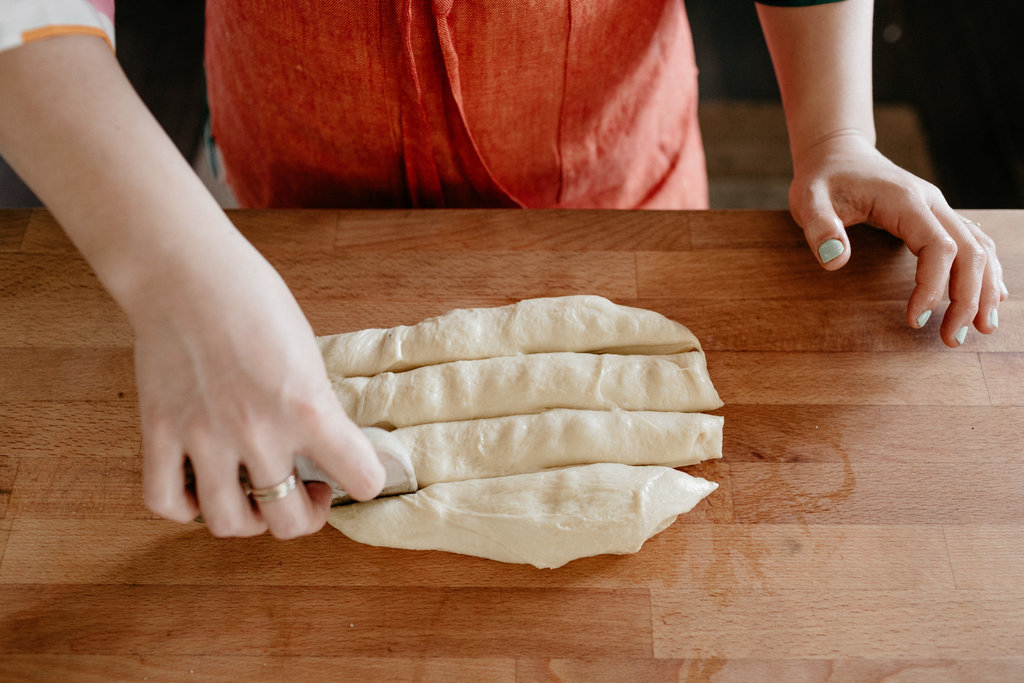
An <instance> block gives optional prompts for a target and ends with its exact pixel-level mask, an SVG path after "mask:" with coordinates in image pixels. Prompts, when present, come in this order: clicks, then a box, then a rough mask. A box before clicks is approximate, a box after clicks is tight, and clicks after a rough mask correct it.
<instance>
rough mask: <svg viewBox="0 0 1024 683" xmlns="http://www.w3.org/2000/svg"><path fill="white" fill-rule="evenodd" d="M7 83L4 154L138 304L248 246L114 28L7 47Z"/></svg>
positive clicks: (114, 285)
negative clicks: (112, 39) (151, 97)
mask: <svg viewBox="0 0 1024 683" xmlns="http://www.w3.org/2000/svg"><path fill="white" fill-rule="evenodd" d="M0 84H3V85H2V93H0V95H2V96H0V154H3V156H4V157H5V158H7V160H8V161H9V162H10V163H11V165H12V166H13V167H14V168H15V170H17V171H18V173H19V174H20V175H21V176H22V177H23V178H24V179H25V181H26V182H27V183H28V185H29V186H30V187H32V189H33V190H34V191H35V192H36V194H37V195H38V196H39V197H40V198H41V199H42V200H43V202H44V203H45V204H46V205H47V207H49V208H50V210H51V211H52V212H53V214H54V215H55V217H56V218H57V220H58V221H60V223H61V225H62V226H63V227H64V229H65V230H66V231H67V233H68V235H69V237H70V238H71V240H72V241H73V242H74V243H75V245H76V246H77V247H78V248H79V249H80V250H81V251H82V253H83V255H84V256H85V257H86V259H87V260H88V261H89V263H90V264H91V265H92V266H93V268H94V269H95V270H96V272H97V274H98V275H99V277H100V279H101V280H102V281H103V283H104V285H105V286H106V287H107V289H108V290H109V291H110V292H111V294H112V295H113V296H114V298H115V299H116V300H117V301H118V303H119V304H121V305H122V307H124V308H125V309H126V310H128V311H129V315H131V314H132V308H133V307H135V306H136V305H145V304H143V303H141V302H146V301H148V300H149V298H150V297H149V296H148V293H149V291H150V290H153V289H157V288H159V287H161V286H166V283H167V282H168V278H173V279H176V280H181V279H185V280H187V279H188V278H187V270H188V269H194V268H202V267H204V260H205V261H209V259H211V258H215V257H216V256H215V255H221V256H223V255H224V253H225V252H232V251H234V252H237V251H238V250H239V249H243V250H244V249H246V248H247V247H248V245H247V244H246V243H245V242H244V240H242V239H241V237H240V236H239V235H238V234H237V232H236V231H235V230H234V228H233V227H232V225H231V224H230V222H229V221H228V220H227V218H226V217H225V216H224V214H223V212H222V211H221V210H220V208H219V207H218V206H217V205H216V203H215V202H214V200H213V199H212V198H211V197H210V196H209V194H208V193H207V192H206V189H205V188H204V187H203V185H202V183H201V182H200V181H199V180H198V178H196V176H195V174H194V173H193V172H192V169H191V168H190V166H189V165H188V163H187V162H186V161H185V160H184V159H183V158H182V157H181V155H180V154H179V153H178V151H177V149H176V148H175V147H174V145H173V143H172V142H171V141H170V140H169V139H168V137H167V136H166V134H164V132H163V130H162V129H161V128H160V126H159V124H158V123H157V122H156V121H155V120H154V119H153V117H152V116H151V115H150V113H149V111H148V110H147V109H146V107H145V105H144V104H143V103H142V101H141V100H140V99H139V97H138V96H137V95H136V94H135V92H134V90H133V89H132V87H131V85H130V84H129V83H128V81H127V79H126V78H125V76H124V74H123V72H122V71H121V69H120V67H119V66H118V64H117V61H116V59H115V58H114V56H113V54H112V53H111V51H110V49H109V47H108V46H107V45H106V44H105V43H104V42H103V41H102V40H99V39H98V38H95V37H90V36H67V37H61V38H54V39H50V40H42V41H37V42H34V43H30V44H28V45H25V46H22V47H19V48H16V49H13V50H10V51H7V52H3V53H0ZM207 265H208V264H207ZM181 276H186V277H185V278H182V277H181Z"/></svg>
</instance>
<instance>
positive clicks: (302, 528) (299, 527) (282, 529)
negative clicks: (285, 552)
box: [270, 517, 316, 541]
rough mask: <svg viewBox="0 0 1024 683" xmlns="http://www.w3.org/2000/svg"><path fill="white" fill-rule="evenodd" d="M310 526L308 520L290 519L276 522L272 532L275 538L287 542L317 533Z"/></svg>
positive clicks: (271, 529)
mask: <svg viewBox="0 0 1024 683" xmlns="http://www.w3.org/2000/svg"><path fill="white" fill-rule="evenodd" d="M310 526H311V525H310V523H309V521H308V520H301V519H297V518H294V517H290V518H287V519H283V520H280V521H278V522H276V523H275V524H274V525H273V526H271V528H270V532H271V533H272V534H273V535H274V538H277V539H280V540H282V541H287V540H290V539H293V538H298V537H299V536H305V535H307V534H311V533H313V532H314V531H316V530H315V529H311V528H310Z"/></svg>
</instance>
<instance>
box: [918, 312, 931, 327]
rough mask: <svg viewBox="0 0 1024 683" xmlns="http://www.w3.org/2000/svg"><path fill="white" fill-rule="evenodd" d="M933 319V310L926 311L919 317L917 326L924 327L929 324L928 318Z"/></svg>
mask: <svg viewBox="0 0 1024 683" xmlns="http://www.w3.org/2000/svg"><path fill="white" fill-rule="evenodd" d="M930 317H932V312H931V309H929V310H927V311H925V312H924V313H922V314H921V315H919V316H917V326H918V327H924V326H925V325H927V324H928V318H930Z"/></svg>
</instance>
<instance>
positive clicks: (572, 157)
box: [206, 0, 707, 209]
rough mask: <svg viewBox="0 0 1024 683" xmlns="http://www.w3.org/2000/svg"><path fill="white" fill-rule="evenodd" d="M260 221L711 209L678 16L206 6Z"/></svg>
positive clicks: (471, 8) (667, 7)
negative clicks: (378, 212) (301, 215)
mask: <svg viewBox="0 0 1024 683" xmlns="http://www.w3.org/2000/svg"><path fill="white" fill-rule="evenodd" d="M206 20H207V27H206V36H207V37H206V68H207V78H208V88H209V98H210V109H211V115H212V120H213V133H214V138H215V139H216V141H217V144H218V146H219V147H220V149H221V151H222V153H223V156H224V161H225V166H226V168H227V173H228V180H229V182H230V184H231V186H232V187H233V189H234V190H235V193H236V195H237V197H238V199H239V201H240V202H241V204H242V205H243V206H250V207H443V206H447V207H470V206H478V207H500V206H524V207H565V208H582V207H587V208H672V209H675V208H706V206H707V179H706V175H705V171H704V153H703V148H702V145H701V140H700V132H699V129H698V124H697V69H696V65H695V63H694V56H693V45H692V43H691V38H690V32H689V24H688V23H687V19H686V13H685V10H684V8H683V2H682V0H207V3H206Z"/></svg>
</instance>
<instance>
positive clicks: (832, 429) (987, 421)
mask: <svg viewBox="0 0 1024 683" xmlns="http://www.w3.org/2000/svg"><path fill="white" fill-rule="evenodd" d="M716 412H717V413H719V414H721V415H723V416H724V417H725V425H726V427H725V431H724V445H723V447H722V450H723V451H724V452H725V453H728V457H727V461H728V462H729V463H731V464H736V463H743V462H775V463H781V462H794V463H796V462H801V463H812V462H816V463H830V462H831V463H838V462H842V459H843V457H844V454H846V455H848V456H849V457H850V458H851V459H853V460H855V461H856V462H857V463H858V464H862V463H863V464H874V465H881V464H887V463H900V462H908V463H918V464H922V465H929V464H931V465H947V464H958V463H960V464H962V463H974V464H1017V465H1021V464H1024V449H1018V448H1006V444H1010V443H1013V442H1014V440H1015V439H1017V438H1018V435H1020V434H1022V433H1024V408H1011V407H995V408H993V407H989V406H920V405H912V406H845V405H810V406H807V405H792V406H790V405H780V406H766V405H742V404H731V405H726V406H725V407H724V408H722V409H721V410H719V411H716Z"/></svg>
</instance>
